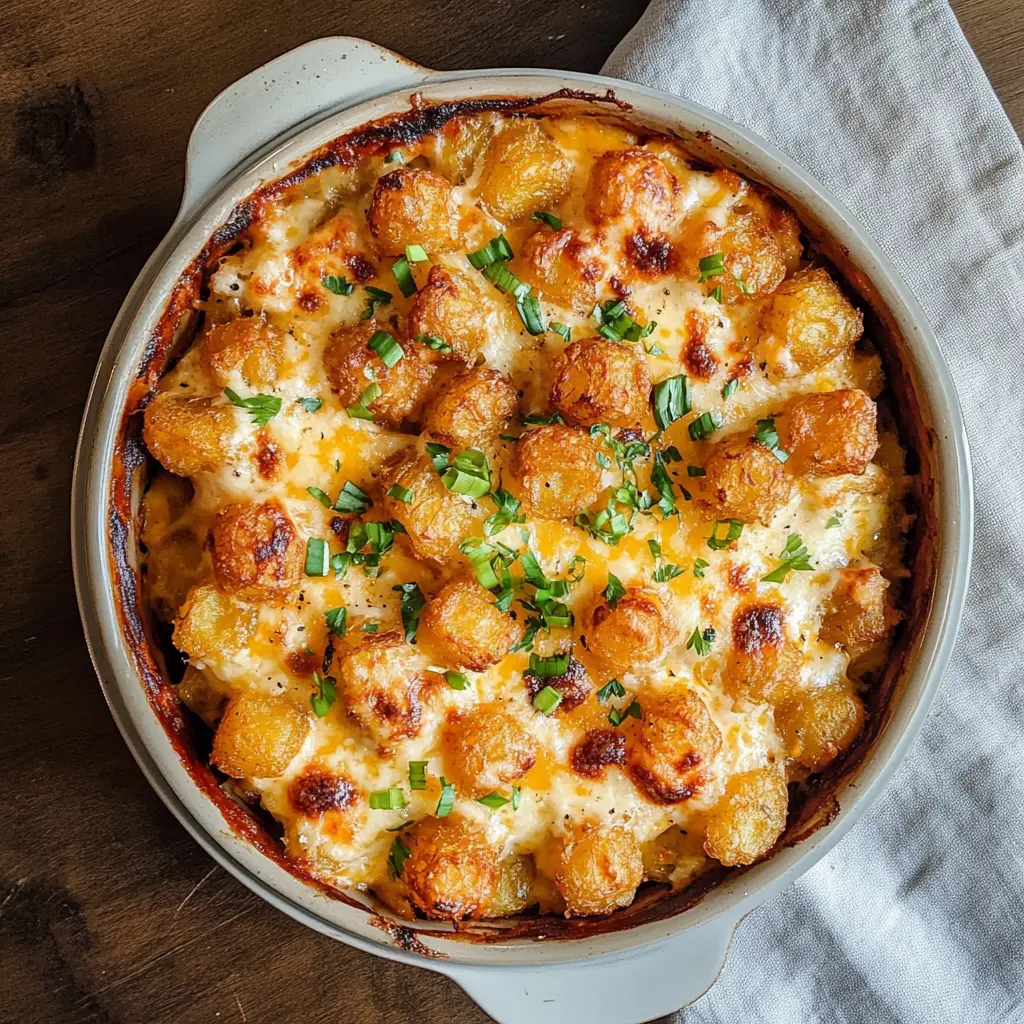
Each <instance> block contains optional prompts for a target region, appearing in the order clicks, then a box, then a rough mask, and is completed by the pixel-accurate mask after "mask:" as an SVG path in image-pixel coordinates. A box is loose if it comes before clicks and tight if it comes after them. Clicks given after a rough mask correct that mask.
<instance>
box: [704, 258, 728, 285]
mask: <svg viewBox="0 0 1024 1024" xmlns="http://www.w3.org/2000/svg"><path fill="white" fill-rule="evenodd" d="M697 267H698V269H699V270H700V281H699V283H700V284H703V283H704V282H705V281H706V280H707V279H708V278H709V277H717V276H718V275H719V274H724V273H725V253H722V252H716V253H714V254H713V255H711V256H705V257H704V258H703V259H702V260H700V262H699V263H698V264H697Z"/></svg>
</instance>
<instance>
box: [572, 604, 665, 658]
mask: <svg viewBox="0 0 1024 1024" xmlns="http://www.w3.org/2000/svg"><path fill="white" fill-rule="evenodd" d="M581 628H582V629H583V630H584V631H585V634H586V638H587V648H588V649H589V650H590V651H591V653H593V654H595V655H597V657H599V658H601V659H602V660H603V661H604V662H605V663H606V664H607V665H608V666H609V668H610V669H611V670H612V671H613V672H615V673H622V672H629V671H636V670H637V669H638V668H639V667H640V666H643V665H646V664H650V663H651V662H654V661H657V660H658V659H659V658H660V657H661V656H662V655H663V654H664V653H665V652H666V651H667V650H668V649H669V648H670V647H671V646H672V645H673V644H674V643H675V642H676V641H677V640H678V639H679V632H678V629H677V628H676V625H675V623H674V622H673V620H672V616H671V615H670V614H669V612H668V609H667V608H666V607H665V604H664V602H663V601H662V598H661V596H660V595H659V594H658V593H657V591H655V590H651V589H648V588H646V587H626V589H625V593H624V594H623V595H622V596H621V597H620V598H619V599H618V600H617V601H616V602H615V606H614V607H612V606H611V604H610V603H609V601H608V599H607V598H606V597H605V596H604V595H603V594H601V593H598V595H597V597H596V598H595V600H594V602H593V604H592V605H591V606H590V608H589V609H587V611H586V613H585V615H584V616H583V622H582V626H581Z"/></svg>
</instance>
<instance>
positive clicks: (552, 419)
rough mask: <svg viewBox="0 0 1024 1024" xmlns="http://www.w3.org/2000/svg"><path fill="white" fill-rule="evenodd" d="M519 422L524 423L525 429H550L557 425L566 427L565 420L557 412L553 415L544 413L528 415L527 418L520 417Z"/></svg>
mask: <svg viewBox="0 0 1024 1024" xmlns="http://www.w3.org/2000/svg"><path fill="white" fill-rule="evenodd" d="M519 422H520V423H522V425H523V426H524V427H550V426H552V425H553V424H556V423H558V424H560V425H562V426H565V420H564V419H562V416H561V414H560V413H557V412H553V413H551V414H548V413H543V412H531V413H527V414H526V415H525V416H520V417H519Z"/></svg>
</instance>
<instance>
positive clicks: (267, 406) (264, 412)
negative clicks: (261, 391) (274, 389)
mask: <svg viewBox="0 0 1024 1024" xmlns="http://www.w3.org/2000/svg"><path fill="white" fill-rule="evenodd" d="M224 394H225V395H227V396H228V399H229V401H230V402H231V404H232V405H234V406H236V407H237V408H239V409H245V410H246V411H247V412H248V413H249V415H250V416H251V417H252V421H253V423H255V424H256V426H257V427H265V426H266V425H267V424H268V423H269V422H270V421H271V420H272V419H273V418H274V417H275V416H276V415H277V414H278V413H279V412H280V411H281V399H280V398H278V397H277V396H276V395H251V396H250V397H249V398H242V396H241V395H238V394H236V393H235V392H234V391H232V390H231V388H225V389H224Z"/></svg>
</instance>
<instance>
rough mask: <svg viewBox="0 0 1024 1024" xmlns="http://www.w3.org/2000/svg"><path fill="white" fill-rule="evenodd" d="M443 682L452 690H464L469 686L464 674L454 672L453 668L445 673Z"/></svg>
mask: <svg viewBox="0 0 1024 1024" xmlns="http://www.w3.org/2000/svg"><path fill="white" fill-rule="evenodd" d="M444 681H445V682H446V683H447V684H448V685H449V686H450V687H451V688H452V689H453V690H464V689H465V688H466V687H467V686H469V680H468V679H467V678H466V676H465V674H464V673H462V672H456V671H455V669H453V668H450V669H448V671H447V672H445V674H444Z"/></svg>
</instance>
